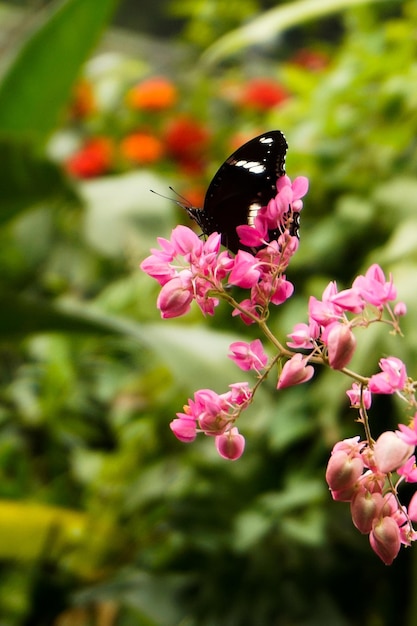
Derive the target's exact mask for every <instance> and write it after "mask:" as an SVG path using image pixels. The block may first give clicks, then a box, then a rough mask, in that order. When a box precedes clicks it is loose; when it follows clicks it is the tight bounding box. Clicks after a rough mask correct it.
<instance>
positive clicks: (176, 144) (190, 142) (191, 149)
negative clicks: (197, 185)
mask: <svg viewBox="0 0 417 626" xmlns="http://www.w3.org/2000/svg"><path fill="white" fill-rule="evenodd" d="M209 139H210V133H209V131H208V130H207V128H206V127H205V126H204V125H203V124H201V123H200V122H199V121H197V120H194V119H193V118H192V117H190V116H186V115H183V116H181V117H177V118H175V119H173V120H172V121H171V122H170V123H169V124H168V126H167V128H166V131H165V145H166V149H167V152H168V153H169V154H170V155H171V156H172V157H173V158H174V159H175V160H176V161H178V163H179V164H180V166H182V167H183V168H184V169H186V170H187V171H188V172H192V173H198V172H201V171H202V170H203V169H204V162H205V159H204V153H205V151H206V150H207V147H208V143H209Z"/></svg>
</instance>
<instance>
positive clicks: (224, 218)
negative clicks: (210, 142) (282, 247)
mask: <svg viewBox="0 0 417 626" xmlns="http://www.w3.org/2000/svg"><path fill="white" fill-rule="evenodd" d="M287 148H288V144H287V141H286V139H285V137H284V135H283V133H282V132H281V131H280V130H271V131H269V132H267V133H264V134H262V135H259V136H258V137H254V139H251V140H250V141H248V142H247V143H245V144H243V146H240V148H238V149H237V150H236V151H235V152H233V154H231V155H230V156H229V158H227V159H226V161H225V162H224V163H223V165H221V167H220V168H219V169H218V170H217V172H216V173H215V175H214V177H213V179H212V181H211V183H210V184H209V187H208V189H207V192H206V196H205V199H204V205H203V208H202V209H198V208H196V207H191V206H185V207H184V208H185V209H186V211H187V213H188V215H189V216H190V217H191V218H192V219H193V220H195V221H196V222H197V224H198V225H199V227H200V228H201V230H202V231H203V234H204V235H207V236H208V235H211V233H214V232H218V233H220V234H221V242H222V244H223V245H224V246H225V247H226V248H228V249H229V250H230V251H231V252H237V251H238V250H239V249H241V250H249V251H251V252H253V249H249V248H247V247H246V246H244V245H243V244H241V243H240V241H239V237H238V235H237V232H236V227H237V226H241V225H242V224H249V225H252V224H253V222H254V219H255V217H256V215H257V213H258V211H259V209H260V208H261V207H262V206H266V205H267V204H268V202H269V200H271V199H272V198H274V197H275V196H276V194H277V188H276V181H277V178H279V177H280V176H283V175H284V174H285V155H286V152H287ZM290 232H291V234H292V235H296V236H298V215H297V216H295V217H294V220H293V223H292V224H291V227H290ZM280 233H281V231H279V230H274V231H269V239H270V240H273V239H277V238H278V236H279V235H280Z"/></svg>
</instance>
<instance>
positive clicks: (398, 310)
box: [394, 302, 407, 317]
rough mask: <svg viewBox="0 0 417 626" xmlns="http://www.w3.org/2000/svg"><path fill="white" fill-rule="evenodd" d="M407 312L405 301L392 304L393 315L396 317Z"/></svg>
mask: <svg viewBox="0 0 417 626" xmlns="http://www.w3.org/2000/svg"><path fill="white" fill-rule="evenodd" d="M406 313H407V305H406V304H405V302H397V304H396V305H395V306H394V315H396V316H397V317H402V316H403V315H406Z"/></svg>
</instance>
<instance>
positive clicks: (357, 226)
mask: <svg viewBox="0 0 417 626" xmlns="http://www.w3.org/2000/svg"><path fill="white" fill-rule="evenodd" d="M229 4H230V3H229ZM293 4H296V3H293ZM200 5H201V6H202V8H203V9H205V10H206V11H212V12H213V15H215V16H216V20H217V17H218V16H224V15H226V17H227V16H232V17H233V15H232V14H231V12H230V10H229V9H230V7H233V4H231V5H230V6H229V5H228V6H227V7H226V6H225V4H224V3H220V2H216V3H214V2H213V3H210V2H208V1H206V2H203V3H195V4H192V10H193V15H192V16H191V17H190V21H189V26H190V28H191V29H195V25H194V24H195V20H197V19H202V17H204V11H202V12H199V11H197V7H200ZM178 6H179V5H178ZM182 6H184V4H182ZM189 6H190V7H191V5H189ZM239 6H240V7H243V8H242V13H241V14H240V15H239V20H236V23H232V22H233V20H231V21H230V22H229V21H227V19H226V17H224V20H225V22H224V23H226V25H227V28H229V27H233V28H235V27H237V26H239V24H240V23H241V22H240V18H241V17H242V18H246V17H248V16H250V15H251V11H252V10H253V9H252V4H251V3H247V4H246V3H245V4H244V5H242V4H240V5H239ZM253 6H254V9H256V8H257V6H258V5H256V4H254V5H253ZM222 7H223V9H222V10H223V11H224V13H222V12H221V8H222ZM114 8H115V2H113V1H110V0H101V2H100V3H97V2H95V0H65V1H63V2H61V3H57V4H56V5H55V4H54V5H53V7H52V9H48V10H45V11H44V12H43V13H41V14H40V15H39V16H38V19H37V20H36V24H35V25H34V31H33V33H31V34H26V35H25V37H24V38H23V39H22V40H18V41H16V42H15V50H14V55H12V56H11V60H10V65H9V66H8V68H6V70H5V73H4V76H3V79H2V83H1V85H0V154H1V155H2V170H1V173H0V188H1V207H0V216H1V221H0V223H1V230H0V243H1V246H0V258H1V267H2V274H1V279H0V297H1V307H0V320H1V322H2V323H1V325H0V328H1V334H0V339H1V343H0V355H1V360H0V376H1V378H0V429H1V430H0V476H1V481H0V537H1V539H0V623H1V625H2V626H21V625H22V626H44V625H49V624H51V625H52V624H54V625H60V624H65V623H70V624H81V625H82V626H84V625H87V624H88V625H90V624H94V625H97V626H101V625H103V624H117V625H118V626H174V625H181V626H214V625H216V626H218V625H222V626H252V625H255V624H256V625H258V624H262V625H264V624H265V625H266V624H268V626H272V625H275V624H276V625H277V626H278V625H279V626H286V625H288V626H289V625H290V624H291V625H292V626H315V625H320V626H327V625H329V626H330V625H331V626H347V625H349V626H355V625H356V624H359V623H360V624H362V625H363V626H380V625H381V626H382V625H383V626H394V625H395V626H397V625H398V624H404V625H405V624H407V625H409V626H412V625H414V624H415V619H416V617H415V616H416V615H417V608H416V606H415V602H416V601H415V599H414V596H415V594H414V588H415V584H416V583H415V573H414V572H415V571H416V562H417V561H416V557H415V552H413V548H411V549H409V550H408V551H406V552H404V553H402V554H401V555H400V556H399V558H398V559H397V561H396V562H395V563H394V565H393V566H392V567H391V568H386V567H385V566H383V565H382V564H381V563H380V562H379V560H378V559H377V557H376V556H375V555H374V554H373V553H372V552H371V550H370V549H369V546H368V544H367V539H366V537H362V536H360V535H358V534H357V533H356V531H355V530H354V529H353V527H352V523H351V520H350V517H349V511H348V509H347V507H346V506H343V505H341V504H338V503H333V502H331V501H330V496H329V494H328V492H327V489H326V486H325V482H324V468H325V464H326V460H327V457H328V453H329V449H330V448H331V446H332V445H333V443H334V442H335V440H336V439H339V438H341V437H343V436H352V435H354V434H356V433H357V432H358V431H357V428H356V425H355V424H354V422H353V420H352V414H351V413H350V412H349V410H348V409H347V401H346V397H345V393H344V392H345V388H346V381H345V380H343V379H342V377H340V378H339V377H338V375H337V373H335V372H319V373H318V374H317V376H316V379H315V380H313V381H312V382H311V383H309V384H308V385H305V386H303V387H302V388H299V389H289V390H285V391H282V392H280V393H279V394H277V392H276V390H275V388H274V384H273V381H271V383H270V386H269V387H268V388H266V389H265V390H264V391H263V394H262V395H261V396H260V397H259V399H258V401H257V402H256V403H255V405H254V406H253V407H252V408H251V410H250V411H249V412H248V414H247V415H246V416H245V417H244V418H242V423H241V425H240V429H241V431H242V432H243V433H244V434H245V436H246V437H247V449H246V451H245V455H244V457H243V458H242V459H241V460H240V461H238V462H236V463H226V462H225V461H222V460H221V459H220V458H218V457H217V455H216V453H215V451H214V450H213V446H212V442H211V441H207V440H201V441H198V442H196V443H194V444H192V445H191V446H184V445H183V444H180V443H179V442H177V441H176V440H175V439H174V437H173V436H172V434H171V432H170V431H169V428H168V424H169V421H170V420H171V419H172V417H173V416H174V414H175V412H176V411H178V410H180V409H181V407H182V405H183V404H184V403H185V402H186V400H187V397H188V396H190V395H191V394H192V393H193V391H195V390H196V389H198V388H202V387H212V388H214V389H215V390H216V391H218V392H222V391H225V390H226V388H227V385H228V384H229V383H231V382H234V381H236V380H238V379H240V378H241V375H240V374H239V372H237V371H236V369H235V368H234V366H233V365H232V363H231V362H228V360H227V359H226V354H227V349H228V345H229V343H230V341H232V340H236V339H237V338H239V337H240V338H241V337H242V335H246V336H250V334H251V332H252V331H251V329H249V330H248V329H245V328H242V326H241V325H240V323H239V322H237V323H236V321H233V320H231V318H230V311H228V310H227V309H226V308H221V310H220V311H219V313H218V314H217V315H216V316H215V317H214V318H213V319H210V320H202V319H201V316H200V315H199V314H198V312H197V311H193V312H192V314H191V315H190V316H188V318H186V319H183V320H178V321H176V322H161V321H160V320H159V319H158V313H157V311H156V308H155V301H156V297H157V286H155V285H154V284H152V281H151V280H150V279H149V278H148V277H147V276H144V275H142V274H141V273H140V272H139V271H138V269H137V266H138V262H139V261H140V260H141V259H143V258H144V257H145V256H146V255H147V254H148V249H149V247H150V246H152V245H154V242H155V239H156V237H157V236H166V235H167V234H168V233H169V231H170V229H171V227H172V226H173V225H174V224H175V223H176V222H177V221H178V220H180V219H182V220H184V221H185V219H186V218H185V217H184V216H183V215H181V213H180V212H179V211H177V210H176V209H175V208H174V209H173V208H172V206H171V205H170V204H169V203H167V202H166V201H164V200H163V199H161V198H156V197H154V196H153V195H152V194H149V193H148V190H149V188H156V189H162V190H164V189H165V188H166V185H167V184H170V183H172V180H171V177H172V176H174V175H175V177H178V179H180V180H181V181H182V183H183V184H184V179H186V175H184V173H179V172H178V171H176V170H175V168H172V167H168V166H167V164H166V163H165V164H164V165H163V166H161V167H159V166H155V167H154V168H153V169H151V168H145V167H142V168H139V167H138V168H132V169H131V170H129V171H123V172H118V173H115V174H113V175H112V176H108V177H105V178H104V177H103V178H98V179H95V180H84V181H78V182H75V181H74V180H71V179H69V178H68V177H67V176H66V174H65V173H64V171H63V168H62V167H61V163H60V162H59V160H58V161H52V160H51V158H50V155H51V154H55V152H54V150H53V149H52V148H51V145H52V144H54V145H55V146H56V143H57V142H58V140H60V141H61V140H62V138H63V136H65V137H67V138H68V135H70V137H71V138H73V137H74V136H78V135H79V134H81V135H83V134H84V133H86V132H87V131H88V132H91V129H88V128H84V127H82V125H81V128H80V127H77V128H74V125H72V126H71V125H70V124H68V118H67V116H66V113H65V110H66V105H67V104H68V102H69V98H70V92H71V88H72V86H73V84H74V81H75V80H76V78H77V77H79V76H80V72H81V70H82V67H81V66H82V62H83V61H86V60H87V58H88V55H89V54H90V53H91V51H92V45H93V43H94V42H96V41H97V40H98V37H99V35H100V33H102V31H103V29H104V28H105V26H106V25H107V24H108V22H109V20H110V17H111V14H112V11H113V10H114ZM332 10H333V11H334V7H333V9H332ZM338 19H339V28H340V32H341V36H340V40H339V41H337V43H334V44H330V43H328V42H325V41H322V40H320V41H317V42H316V50H319V51H320V52H321V53H322V52H323V51H325V53H326V57H327V59H328V62H327V63H326V64H325V65H324V66H322V67H320V68H319V69H317V68H316V69H312V68H311V67H309V66H308V65H306V64H304V65H303V64H300V63H298V64H297V63H294V55H295V53H296V52H297V51H298V50H299V49H300V48H301V47H302V42H303V41H306V40H307V41H309V46H310V52H311V53H312V52H315V48H314V38H312V32H313V33H314V29H313V31H311V30H309V28H310V27H308V26H304V27H302V26H301V25H300V26H299V27H298V29H297V31H290V32H289V33H287V34H286V36H287V43H286V46H285V48H280V47H279V46H277V47H269V48H268V49H267V51H265V50H264V49H263V48H262V43H263V41H262V39H260V41H259V42H258V46H257V48H256V49H253V48H252V47H247V48H246V49H245V52H244V53H242V55H241V56H233V57H232V58H229V57H227V58H224V59H222V61H221V62H220V60H219V63H218V65H216V66H212V67H211V68H210V69H209V70H208V69H207V65H206V64H205V63H206V60H205V59H207V57H205V58H204V57H202V60H201V61H200V64H199V62H196V59H195V57H194V54H195V52H194V51H195V48H194V47H192V48H191V49H190V50H189V52H188V49H187V48H185V53H184V42H183V41H182V42H176V41H170V42H169V45H168V48H167V50H169V49H170V48H172V50H173V54H174V51H176V50H177V47H178V48H181V51H182V52H181V55H182V56H181V61H180V62H179V66H178V68H176V71H175V72H174V73H173V75H172V79H173V80H177V81H178V84H179V86H180V89H181V101H180V104H179V105H178V107H179V111H182V112H187V113H192V114H193V115H196V116H199V120H200V121H201V123H202V124H204V125H205V126H206V127H207V128H208V129H209V130H210V131H211V134H212V137H213V142H212V147H211V152H210V157H209V159H208V163H207V165H206V170H205V171H204V172H203V174H202V175H201V178H203V179H204V177H209V175H210V169H212V170H213V171H214V169H215V167H216V160H221V159H222V158H224V156H225V154H224V150H225V149H226V146H227V141H228V140H229V139H230V138H231V137H232V136H233V135H235V134H237V133H238V131H244V132H253V133H254V134H255V132H254V131H255V130H256V129H259V128H261V129H270V128H281V129H282V130H283V131H284V132H285V134H286V136H287V139H288V143H289V146H290V147H289V152H288V158H287V171H288V173H289V175H290V176H291V177H295V176H296V175H298V174H304V175H307V176H309V177H310V181H311V189H310V192H309V195H308V197H307V199H306V202H305V209H304V211H303V216H302V226H301V245H300V249H299V252H298V253H297V255H296V257H295V258H294V263H293V264H292V266H291V271H290V272H289V278H290V279H291V280H292V281H293V282H294V283H295V285H296V296H295V297H294V298H293V299H292V300H291V301H289V302H288V303H287V304H286V305H285V306H283V307H282V308H281V309H278V310H277V311H276V312H274V316H273V319H272V321H271V324H272V327H273V328H274V330H275V331H276V332H277V334H278V335H279V336H280V337H281V338H282V339H284V337H285V335H286V333H287V332H289V331H290V329H291V328H292V325H293V323H294V321H295V320H296V321H305V319H306V309H307V299H308V296H309V295H310V294H314V295H316V296H319V295H320V293H321V290H322V288H323V286H324V285H325V284H326V283H327V282H328V281H329V280H331V279H336V280H337V281H338V284H339V286H340V287H343V286H345V285H346V284H348V282H349V281H350V280H351V279H352V277H353V276H354V275H355V274H356V273H357V272H359V271H363V270H365V269H366V267H367V266H368V265H369V264H370V263H373V262H378V263H380V264H381V265H382V266H383V268H384V270H385V271H387V272H389V271H392V272H393V275H394V279H395V283H396V284H397V286H398V290H399V297H400V299H403V300H405V301H406V302H407V305H408V315H407V317H406V318H405V320H404V334H405V337H404V338H403V339H398V338H393V337H392V336H390V335H388V334H384V331H380V330H379V329H376V330H375V331H373V332H367V333H366V334H365V333H364V334H363V336H360V338H359V344H360V347H359V349H358V352H357V354H356V355H355V363H354V367H355V368H356V369H357V370H359V371H361V372H363V373H364V374H366V375H367V374H370V373H372V372H373V370H374V368H375V365H376V362H377V361H378V359H379V358H380V356H383V355H386V354H395V355H397V356H399V357H401V358H403V359H404V360H405V361H406V363H407V367H408V370H409V373H410V375H412V376H413V377H414V378H416V377H417V371H416V365H415V364H416V363H417V358H416V357H417V329H416V325H415V323H414V320H415V319H416V316H417V295H416V294H417V292H416V290H415V276H416V269H417V267H416V265H417V210H416V209H417V200H416V198H417V182H416V180H417V178H416V175H417V142H416V137H417V92H416V89H415V85H416V80H417V74H416V67H417V37H416V33H417V9H416V5H415V2H413V1H411V0H410V1H403V2H389V1H387V2H382V3H371V4H369V5H367V6H365V5H364V6H361V7H356V8H353V9H351V10H349V11H347V10H345V11H344V12H342V13H340V15H339V17H338ZM216 20H215V21H214V22H213V23H217V21H216ZM207 24H209V22H207ZM303 28H305V30H303ZM17 32H18V31H17ZM207 32H208V31H206V32H202V33H201V36H202V37H203V35H204V37H205V39H204V40H203V39H202V40H201V42H202V43H204V44H208V42H209V40H210V38H212V37H213V36H218V35H220V34H222V33H221V32H220V31H219V32H217V31H215V30H213V31H210V33H211V34H210V36H208V35H207ZM223 32H224V31H223ZM294 32H296V34H297V38H296V39H295V40H294V41H292V42H291V46H289V45H288V38H289V39H291V34H292V33H294ZM330 39H332V37H330V36H329V40H330ZM243 40H244V37H243ZM201 42H200V44H201ZM157 49H159V43H156V44H155V50H157ZM287 55H288V56H287ZM13 56H14V58H12V57H13ZM158 58H159V57H158ZM170 58H171V57H170V55H168V54H167V64H169V61H170ZM88 67H89V68H90V69H91V67H93V68H94V67H95V68H96V70H97V68H99V70H100V71H102V68H103V67H104V68H105V72H104V74H103V73H102V74H101V76H102V77H103V79H102V82H101V83H100V89H101V90H102V91H101V93H105V94H107V95H108V94H109V93H110V94H111V95H114V93H115V92H116V93H117V96H118V97H119V96H120V94H123V93H124V91H123V90H124V89H125V87H126V85H128V84H129V82H132V80H133V78H132V77H133V75H135V74H136V73H137V76H138V78H142V77H143V76H145V75H147V74H149V75H152V74H157V73H160V71H161V68H160V66H156V65H153V57H152V55H145V54H143V56H142V57H141V58H139V59H131V58H126V57H123V58H122V59H120V57H119V58H118V60H117V62H116V63H115V62H113V60H112V59H111V58H110V57H109V56H106V55H101V56H97V57H94V58H93V59H91V60H90V62H89V65H88V66H87V69H88ZM100 68H101V69H100ZM109 68H110V70H109ZM109 71H110V74H111V73H112V72H113V74H112V76H111V78H110V74H109V73H108V72H109ZM86 73H87V75H88V71H87V72H86ZM259 75H260V76H267V77H270V78H273V79H274V80H276V81H280V83H281V84H282V85H283V87H284V88H285V89H286V90H287V91H288V93H289V94H291V96H290V97H289V98H287V99H285V101H283V102H282V103H281V104H279V105H277V106H274V107H272V108H269V109H268V110H264V111H253V110H252V111H251V110H248V109H236V107H235V105H234V104H231V103H228V102H226V101H224V100H222V99H221V98H220V97H219V93H220V92H221V86H222V85H224V84H225V83H227V82H230V83H232V84H234V83H236V82H238V83H240V84H244V83H245V81H248V80H249V79H251V78H252V77H253V76H259ZM89 78H90V79H91V75H90V76H89ZM118 84H119V86H118ZM59 122H60V128H58V126H59V124H58V123H59ZM98 123H99V125H100V132H103V131H105V130H106V128H107V129H108V134H109V136H110V135H112V133H113V134H114V128H115V117H114V110H113V109H112V110H111V114H109V115H107V116H106V115H105V114H103V115H102V116H101V117H100V118H95V119H94V121H93V131H94V124H98ZM106 123H107V126H106ZM52 133H53V135H52ZM77 133H78V135H77ZM222 155H223V156H222ZM217 164H218V161H217ZM371 417H372V419H373V427H374V428H375V430H376V431H378V430H379V429H381V430H382V429H384V428H386V427H389V426H390V425H391V426H394V425H395V423H396V421H395V420H397V419H398V418H399V417H401V415H400V414H399V413H397V407H396V406H395V404H394V403H393V402H391V401H390V400H389V399H388V400H387V399H386V398H384V401H383V402H382V401H381V402H380V403H376V404H375V406H374V407H373V409H372V413H371ZM64 620H67V621H66V622H65V621H64ZM106 620H107V621H106Z"/></svg>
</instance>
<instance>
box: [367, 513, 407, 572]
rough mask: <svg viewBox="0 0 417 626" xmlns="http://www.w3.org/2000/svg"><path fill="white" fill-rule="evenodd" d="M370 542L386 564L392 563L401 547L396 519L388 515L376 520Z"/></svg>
mask: <svg viewBox="0 0 417 626" xmlns="http://www.w3.org/2000/svg"><path fill="white" fill-rule="evenodd" d="M369 542H370V544H371V548H372V550H373V551H374V552H375V553H376V554H377V555H378V556H379V558H380V559H381V560H382V561H383V562H384V563H385V565H391V563H392V562H393V560H394V559H395V557H396V556H397V554H398V552H399V551H400V547H401V534H400V529H399V528H398V524H397V523H396V521H395V520H393V519H392V517H388V516H386V517H382V518H381V519H379V520H374V523H373V525H372V530H371V533H370V535H369Z"/></svg>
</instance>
